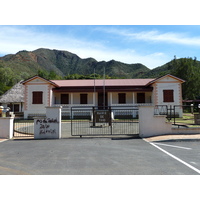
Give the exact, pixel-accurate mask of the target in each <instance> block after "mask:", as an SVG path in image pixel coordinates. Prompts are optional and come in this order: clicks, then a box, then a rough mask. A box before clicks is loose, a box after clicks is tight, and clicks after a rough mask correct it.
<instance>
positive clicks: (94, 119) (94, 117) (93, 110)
mask: <svg viewBox="0 0 200 200" xmlns="http://www.w3.org/2000/svg"><path fill="white" fill-rule="evenodd" d="M92 113H93V123H92V126H95V121H96V116H95V107H94V106H93V107H92Z"/></svg>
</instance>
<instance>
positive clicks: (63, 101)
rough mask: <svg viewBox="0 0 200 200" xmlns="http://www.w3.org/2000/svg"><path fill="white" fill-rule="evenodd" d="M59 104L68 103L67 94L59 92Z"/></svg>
mask: <svg viewBox="0 0 200 200" xmlns="http://www.w3.org/2000/svg"><path fill="white" fill-rule="evenodd" d="M61 104H69V94H61Z"/></svg>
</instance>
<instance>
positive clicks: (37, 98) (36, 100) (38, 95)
mask: <svg viewBox="0 0 200 200" xmlns="http://www.w3.org/2000/svg"><path fill="white" fill-rule="evenodd" d="M32 103H33V104H43V92H33V102H32Z"/></svg>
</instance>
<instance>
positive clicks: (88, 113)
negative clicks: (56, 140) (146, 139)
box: [71, 107, 139, 136]
mask: <svg viewBox="0 0 200 200" xmlns="http://www.w3.org/2000/svg"><path fill="white" fill-rule="evenodd" d="M71 116H73V118H72V119H71V135H72V136H84V135H85V136H86V135H89V136H92V135H134V134H139V122H138V107H112V108H111V107H108V108H107V109H99V107H88V108H84V109H80V108H79V107H72V108H71Z"/></svg>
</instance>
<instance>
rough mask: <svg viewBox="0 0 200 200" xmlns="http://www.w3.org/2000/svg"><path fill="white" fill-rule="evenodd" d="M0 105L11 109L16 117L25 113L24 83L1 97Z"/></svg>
mask: <svg viewBox="0 0 200 200" xmlns="http://www.w3.org/2000/svg"><path fill="white" fill-rule="evenodd" d="M0 105H2V106H4V107H9V108H10V111H12V112H14V113H15V114H16V115H23V112H24V85H23V84H22V81H20V82H18V83H17V84H15V85H14V86H13V87H12V88H11V89H10V90H8V91H7V92H5V93H4V94H3V95H2V96H0Z"/></svg>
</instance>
